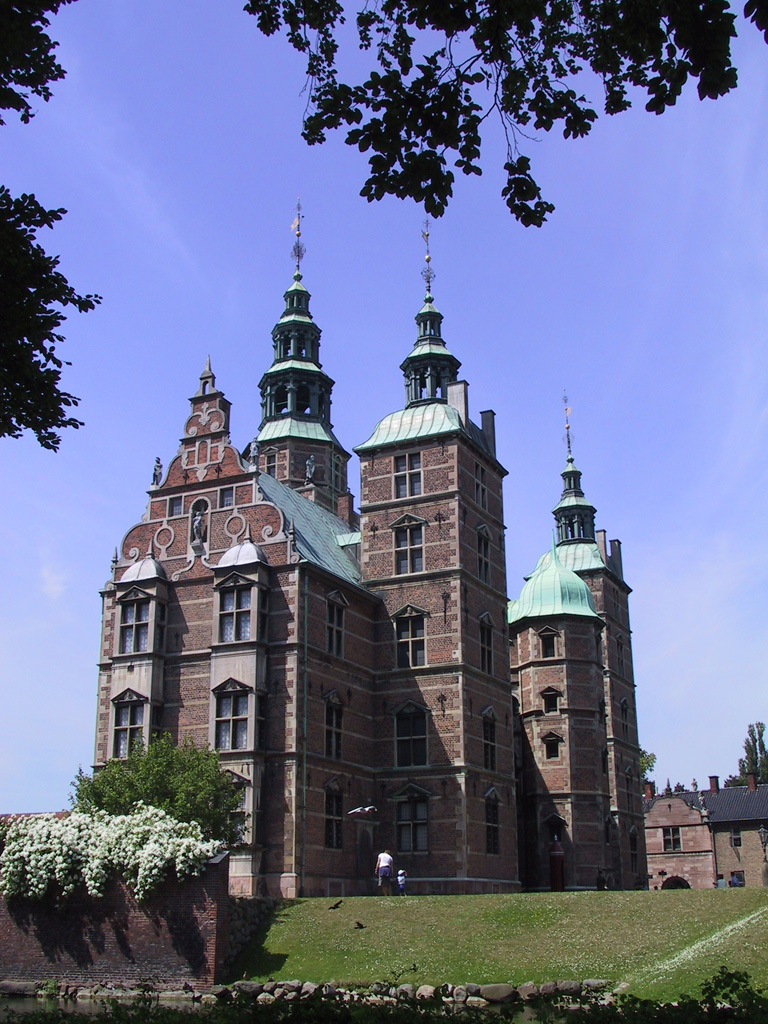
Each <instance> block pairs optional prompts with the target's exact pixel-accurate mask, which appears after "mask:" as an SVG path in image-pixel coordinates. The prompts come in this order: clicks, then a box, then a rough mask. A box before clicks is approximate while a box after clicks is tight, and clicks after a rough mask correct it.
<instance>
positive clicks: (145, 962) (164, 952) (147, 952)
mask: <svg viewBox="0 0 768 1024" xmlns="http://www.w3.org/2000/svg"><path fill="white" fill-rule="evenodd" d="M228 883H229V858H228V857H223V858H222V859H221V860H219V861H218V862H217V863H211V864H209V865H208V866H207V867H206V868H205V869H204V870H203V872H202V874H201V875H200V877H199V878H191V879H187V880H185V881H184V882H178V881H176V880H175V879H172V880H169V881H167V882H166V883H164V884H163V886H162V887H161V888H160V889H159V890H158V891H157V892H156V893H155V894H154V895H152V896H151V897H149V898H148V899H147V900H146V902H145V903H142V904H139V903H137V902H136V899H135V898H134V897H133V895H132V894H131V893H130V892H129V891H128V890H127V889H126V887H125V886H124V885H123V884H122V883H120V882H117V881H116V882H114V883H113V884H112V885H111V886H110V887H109V888H108V890H107V892H106V894H105V895H104V896H103V897H102V898H100V899H96V898H93V897H90V896H87V895H86V894H83V895H77V896H73V897H72V898H71V899H69V900H68V901H67V902H66V903H63V904H62V905H61V906H60V907H57V906H56V904H55V902H53V901H52V900H45V901H42V902H38V901H36V900H35V901H33V900H13V901H11V902H10V903H6V902H5V901H4V900H0V977H3V978H7V979H11V980H18V981H33V982H36V981H45V980H46V979H48V978H55V979H57V980H61V981H68V982H71V983H74V984H80V985H91V984H94V983H96V982H100V983H105V982H111V983H115V984H136V983H137V982H140V981H150V982H152V983H153V984H155V985H156V986H158V987H166V988H180V987H181V986H182V985H183V984H184V983H185V982H186V983H188V984H191V985H194V986H195V987H196V988H207V987H210V986H211V985H213V984H215V983H217V982H219V981H221V980H222V978H223V976H224V962H225V960H226V956H227V943H228V932H229V897H228Z"/></svg>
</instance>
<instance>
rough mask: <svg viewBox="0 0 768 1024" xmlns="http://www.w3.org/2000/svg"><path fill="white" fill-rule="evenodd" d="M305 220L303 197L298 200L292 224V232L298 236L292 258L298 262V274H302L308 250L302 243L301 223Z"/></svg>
mask: <svg viewBox="0 0 768 1024" xmlns="http://www.w3.org/2000/svg"><path fill="white" fill-rule="evenodd" d="M302 220H303V217H302V213H301V197H299V198H298V199H297V200H296V216H295V217H294V218H293V221H292V223H291V231H293V233H294V234H295V235H296V241H295V242H294V243H293V248H292V249H291V257H292V258H293V259H294V260H296V273H297V274H300V273H301V261H302V260H303V259H304V256H305V254H306V251H307V250H306V249H305V248H304V245H303V244H302V241H301V222H302Z"/></svg>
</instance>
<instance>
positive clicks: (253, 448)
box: [248, 437, 259, 470]
mask: <svg viewBox="0 0 768 1024" xmlns="http://www.w3.org/2000/svg"><path fill="white" fill-rule="evenodd" d="M258 468H259V442H258V441H257V440H256V438H255V437H254V439H253V440H252V441H251V443H250V445H249V446H248V469H249V470H254V469H258Z"/></svg>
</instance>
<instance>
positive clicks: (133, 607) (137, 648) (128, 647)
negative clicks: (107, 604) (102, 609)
mask: <svg viewBox="0 0 768 1024" xmlns="http://www.w3.org/2000/svg"><path fill="white" fill-rule="evenodd" d="M147 650H149V598H148V597H140V598H137V599H136V600H134V601H122V602H121V603H120V653H121V654H138V653H141V652H143V651H147Z"/></svg>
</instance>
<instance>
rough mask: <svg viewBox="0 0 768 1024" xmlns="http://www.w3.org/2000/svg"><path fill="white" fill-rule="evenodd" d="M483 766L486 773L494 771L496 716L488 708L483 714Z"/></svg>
mask: <svg viewBox="0 0 768 1024" xmlns="http://www.w3.org/2000/svg"><path fill="white" fill-rule="evenodd" d="M483 765H484V766H485V770H486V771H488V772H495V771H496V716H495V715H494V713H493V710H492V709H490V708H489V709H488V710H487V711H485V712H484V713H483Z"/></svg>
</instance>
